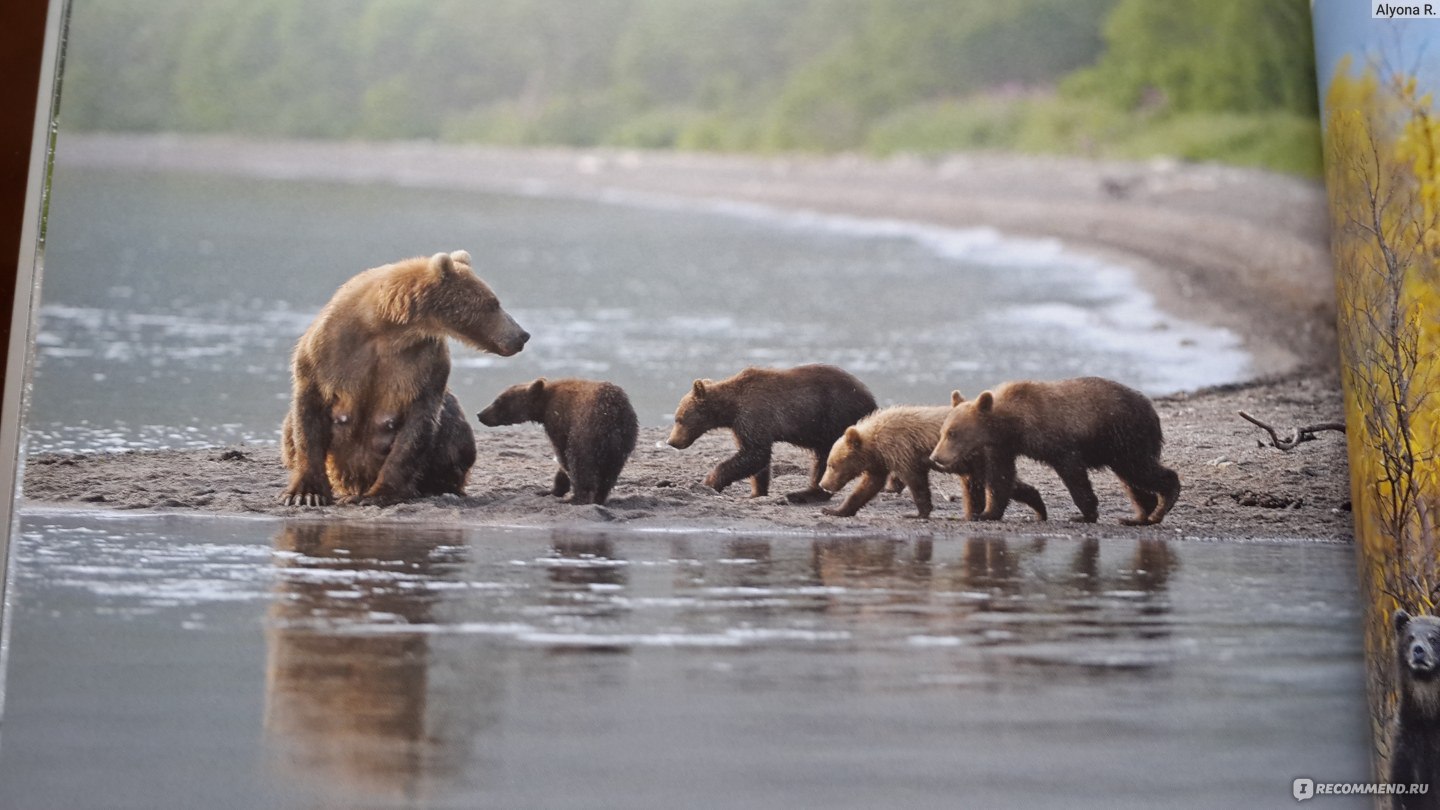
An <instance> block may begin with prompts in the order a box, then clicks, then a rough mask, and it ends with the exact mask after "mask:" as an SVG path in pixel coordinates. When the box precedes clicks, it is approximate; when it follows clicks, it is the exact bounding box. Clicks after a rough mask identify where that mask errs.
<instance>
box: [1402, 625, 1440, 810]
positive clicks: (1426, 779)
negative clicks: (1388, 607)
mask: <svg viewBox="0 0 1440 810" xmlns="http://www.w3.org/2000/svg"><path fill="white" fill-rule="evenodd" d="M1391 624H1392V625H1393V626H1394V628H1395V683H1396V685H1397V687H1398V688H1399V691H1400V705H1399V708H1398V709H1397V711H1396V713H1395V723H1394V733H1393V736H1392V737H1391V741H1390V784H1392V785H1429V786H1430V791H1429V792H1428V793H1424V794H1419V795H1405V796H1395V803H1394V807H1396V808H1397V810H1401V809H1402V808H1403V810H1419V808H1440V618H1436V617H1434V616H1411V615H1410V614H1409V613H1406V612H1405V611H1403V610H1397V611H1395V613H1394V614H1392V615H1391Z"/></svg>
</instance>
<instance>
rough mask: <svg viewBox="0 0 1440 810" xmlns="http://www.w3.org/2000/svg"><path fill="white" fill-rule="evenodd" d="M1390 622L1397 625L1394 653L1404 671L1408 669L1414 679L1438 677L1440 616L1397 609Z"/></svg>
mask: <svg viewBox="0 0 1440 810" xmlns="http://www.w3.org/2000/svg"><path fill="white" fill-rule="evenodd" d="M1390 621H1391V624H1393V625H1394V626H1395V654H1396V658H1397V659H1398V660H1399V664H1400V669H1401V671H1402V672H1409V675H1410V680H1411V681H1421V682H1428V681H1431V680H1433V679H1435V677H1436V674H1437V671H1440V618H1436V617H1434V616H1411V615H1410V614H1409V613H1406V612H1405V611H1404V610H1396V611H1395V613H1394V614H1393V615H1392V616H1391V617H1390Z"/></svg>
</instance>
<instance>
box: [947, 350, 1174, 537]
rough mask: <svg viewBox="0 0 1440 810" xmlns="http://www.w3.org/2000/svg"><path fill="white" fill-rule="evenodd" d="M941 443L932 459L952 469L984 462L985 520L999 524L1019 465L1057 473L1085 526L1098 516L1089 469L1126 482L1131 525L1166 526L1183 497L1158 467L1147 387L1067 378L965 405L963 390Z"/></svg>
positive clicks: (999, 391) (1156, 424) (1019, 385)
mask: <svg viewBox="0 0 1440 810" xmlns="http://www.w3.org/2000/svg"><path fill="white" fill-rule="evenodd" d="M951 402H952V403H954V408H953V409H952V410H951V412H950V415H949V416H948V417H946V419H945V425H944V427H943V429H942V431H941V436H940V443H939V444H937V445H936V446H935V452H934V453H932V454H931V455H930V459H931V461H932V462H934V463H935V464H936V465H937V466H938V467H939V468H941V469H949V470H953V469H955V468H956V465H960V464H963V463H964V462H965V461H966V460H967V459H975V458H981V457H983V458H984V459H985V466H986V473H985V477H986V479H987V484H988V486H989V488H990V497H989V502H988V504H987V505H986V508H985V511H984V512H982V513H981V514H980V518H979V519H980V520H1000V519H1001V518H1002V517H1003V516H1004V514H1005V506H1006V505H1007V504H1008V503H1009V502H1010V498H1011V497H1013V495H1014V492H1015V459H1016V457H1017V456H1027V457H1029V458H1033V459H1035V460H1036V461H1039V462H1042V463H1045V464H1048V465H1050V466H1051V467H1054V468H1055V472H1057V473H1059V475H1060V480H1061V481H1063V482H1064V483H1065V487H1066V489H1068V490H1069V491H1070V497H1071V498H1072V499H1074V501H1075V505H1076V506H1078V507H1080V517H1079V519H1080V520H1083V521H1085V522H1087V523H1094V522H1095V521H1096V520H1098V519H1099V500H1098V499H1097V498H1096V497H1095V490H1094V489H1093V488H1092V487H1091V486H1090V476H1089V473H1088V471H1089V470H1093V469H1098V468H1101V467H1109V468H1110V469H1111V470H1112V471H1113V472H1114V473H1115V475H1116V477H1118V478H1119V479H1120V482H1121V483H1122V484H1124V485H1125V489H1126V490H1127V491H1128V492H1129V493H1130V499H1131V501H1132V502H1133V503H1134V506H1135V516H1134V517H1133V518H1127V519H1123V520H1121V521H1120V522H1121V523H1124V524H1126V525H1131V526H1140V525H1149V524H1154V523H1159V522H1160V521H1162V520H1164V519H1165V515H1166V513H1167V512H1169V511H1170V507H1172V506H1174V505H1175V500H1176V499H1177V498H1178V497H1179V496H1180V477H1179V476H1178V475H1176V474H1175V471H1174V470H1172V469H1170V468H1168V467H1165V466H1164V465H1162V464H1161V463H1160V448H1161V446H1162V445H1163V444H1164V443H1165V439H1164V437H1163V436H1162V435H1161V432H1160V415H1159V414H1157V413H1156V412H1155V406H1154V405H1152V404H1150V400H1149V399H1148V398H1147V397H1146V396H1145V395H1144V394H1142V393H1140V392H1139V391H1136V390H1134V389H1133V388H1127V387H1126V386H1123V385H1121V384H1120V383H1117V382H1113V381H1111V380H1106V379H1102V378H1100V377H1080V378H1077V379H1073V380H1061V381H1059V382H1035V381H1031V380H1022V381H1019V382H1009V383H1005V384H1004V385H1001V386H1000V387H998V388H996V389H995V390H994V391H993V392H991V391H986V392H984V393H982V394H981V395H980V396H978V397H976V398H975V400H974V401H973V402H966V401H965V400H964V398H963V397H961V396H960V392H959V391H956V392H954V393H953V394H952V395H951Z"/></svg>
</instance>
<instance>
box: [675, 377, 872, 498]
mask: <svg viewBox="0 0 1440 810" xmlns="http://www.w3.org/2000/svg"><path fill="white" fill-rule="evenodd" d="M873 410H875V397H873V396H871V394H870V389H868V388H866V387H865V384H864V383H862V382H860V381H859V380H857V379H855V377H854V376H852V375H851V374H850V373H848V372H846V371H844V370H842V369H839V368H836V367H835V366H827V365H819V364H816V365H807V366H796V367H795V368H790V369H774V368H747V369H745V370H744V371H742V372H740V373H739V374H736V375H735V376H733V377H730V378H728V379H724V380H720V381H718V382H717V381H714V380H696V381H695V383H694V385H693V386H691V389H690V391H689V393H687V394H685V396H684V398H682V399H681V400H680V405H679V406H678V407H676V409H675V427H674V429H673V430H672V431H671V432H670V446H671V447H677V448H680V449H682V450H683V449H685V448H687V447H689V446H690V445H691V444H694V442H695V440H696V439H698V438H700V437H701V436H703V435H704V434H705V433H706V432H708V431H711V430H715V429H717V428H729V429H730V430H731V431H732V432H733V433H734V434H735V444H736V446H737V447H738V448H739V449H738V451H737V452H736V453H735V455H733V456H731V457H730V458H728V459H726V460H724V461H722V462H720V463H719V464H718V465H716V466H715V469H713V470H711V471H710V474H709V475H707V476H705V485H706V486H708V487H711V488H712V489H714V490H716V491H717V492H718V491H722V490H724V489H725V487H727V486H729V485H730V484H732V483H734V482H736V481H738V480H740V479H741V478H750V479H751V493H752V497H760V496H763V495H765V494H767V493H768V492H769V491H770V453H771V445H773V444H774V443H775V442H786V443H788V444H793V445H795V446H797V447H801V448H804V449H806V450H809V451H810V452H811V453H812V454H813V455H814V461H813V462H812V464H811V467H810V486H809V488H807V489H804V490H800V491H798V492H791V493H787V494H786V496H785V497H786V498H787V499H788V500H789V501H790V502H791V503H813V502H816V501H825V500H829V499H830V497H831V496H830V493H828V492H826V491H825V490H823V489H821V488H820V475H821V473H823V472H824V471H825V457H826V456H827V455H828V454H829V452H830V448H831V446H833V445H834V444H835V440H836V439H838V438H840V436H841V435H842V434H843V433H844V432H845V428H847V427H850V426H851V425H853V424H855V423H856V422H857V421H859V419H860V418H861V417H862V416H865V415H866V414H868V413H870V412H871V411H873Z"/></svg>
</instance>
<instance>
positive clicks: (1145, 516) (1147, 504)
mask: <svg viewBox="0 0 1440 810" xmlns="http://www.w3.org/2000/svg"><path fill="white" fill-rule="evenodd" d="M1120 483H1121V485H1123V486H1124V487H1125V491H1126V492H1127V493H1129V495H1130V500H1131V501H1132V502H1133V503H1134V505H1135V517H1132V518H1121V519H1120V522H1121V523H1122V524H1124V525H1126V526H1147V525H1149V524H1150V522H1151V521H1150V513H1151V512H1153V511H1155V506H1156V504H1158V503H1159V502H1160V499H1159V498H1156V497H1155V493H1153V492H1147V491H1146V490H1143V489H1140V488H1139V487H1135V486H1132V485H1131V484H1129V483H1128V482H1126V481H1125V480H1124V479H1121V481H1120Z"/></svg>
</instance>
